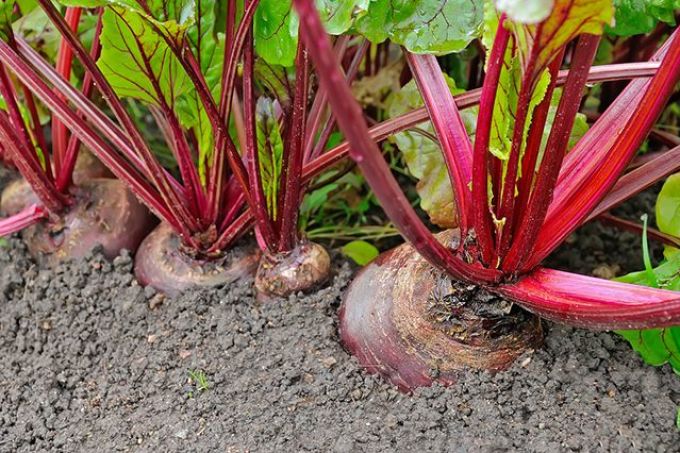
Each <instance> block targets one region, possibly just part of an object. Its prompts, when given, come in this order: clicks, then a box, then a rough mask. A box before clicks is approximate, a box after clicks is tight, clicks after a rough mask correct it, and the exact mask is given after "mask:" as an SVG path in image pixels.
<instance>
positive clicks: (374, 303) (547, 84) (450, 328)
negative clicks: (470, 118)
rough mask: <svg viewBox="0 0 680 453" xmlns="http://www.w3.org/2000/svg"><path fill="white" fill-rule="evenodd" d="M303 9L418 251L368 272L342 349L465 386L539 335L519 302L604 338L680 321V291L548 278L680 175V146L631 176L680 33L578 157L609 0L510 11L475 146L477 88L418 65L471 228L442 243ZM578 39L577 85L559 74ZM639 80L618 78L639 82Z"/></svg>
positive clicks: (415, 380)
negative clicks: (635, 197) (467, 370)
mask: <svg viewBox="0 0 680 453" xmlns="http://www.w3.org/2000/svg"><path fill="white" fill-rule="evenodd" d="M294 3H295V6H296V8H297V10H298V12H299V14H300V23H301V32H302V37H303V40H304V41H305V43H306V46H307V48H308V50H309V52H310V55H311V56H312V60H313V61H314V63H315V65H316V70H317V72H318V75H319V77H320V79H321V83H322V86H326V87H331V86H332V87H333V90H332V91H329V100H330V103H331V107H332V109H333V111H334V114H335V117H336V119H337V121H338V124H339V126H340V129H341V130H342V131H343V133H344V134H345V136H346V137H347V138H348V140H349V142H350V143H351V146H352V150H351V151H350V153H351V155H352V157H353V158H354V159H355V160H356V161H357V163H358V165H359V166H360V167H361V169H362V171H363V172H364V175H365V176H366V179H367V180H368V182H369V183H370V184H371V186H372V187H373V189H374V191H375V193H376V195H377V197H378V198H379V200H380V202H381V203H382V205H383V207H384V209H385V211H386V212H387V214H388V215H389V217H390V218H391V219H392V221H393V222H394V223H395V225H397V226H398V227H399V228H400V230H401V232H402V234H403V235H404V236H405V237H406V238H407V239H408V240H409V242H410V245H404V246H401V247H398V248H397V249H395V250H392V251H390V252H388V253H386V254H384V255H382V256H381V257H380V258H378V259H377V260H376V261H375V262H374V263H373V264H371V265H369V266H368V267H367V268H365V269H364V270H363V271H362V272H361V273H360V274H359V275H358V276H357V278H356V279H355V281H354V282H353V284H352V286H351V287H350V289H349V290H348V292H347V294H346V297H345V300H344V303H343V306H342V308H341V311H340V334H341V337H342V340H343V342H344V344H345V346H346V347H347V348H348V349H349V350H350V351H351V352H352V353H353V354H355V355H356V356H357V358H358V359H359V360H360V362H361V363H362V365H363V366H364V367H366V368H367V369H368V370H369V371H370V372H373V373H379V374H381V375H382V376H384V377H385V378H386V379H388V380H389V381H390V382H392V383H394V384H395V385H397V386H399V387H400V388H402V389H403V390H409V389H413V388H415V387H418V386H422V385H429V384H431V383H432V382H433V381H439V382H441V383H444V384H451V383H453V382H455V379H456V372H457V371H458V370H460V369H461V368H463V367H476V368H484V369H491V370H497V369H502V368H504V367H507V366H508V365H509V364H510V363H511V362H512V360H514V359H515V358H516V357H517V356H518V355H519V354H520V353H521V352H522V351H525V350H527V349H529V348H532V347H534V346H536V345H537V344H538V343H539V342H540V340H541V329H540V322H539V321H538V319H537V318H534V317H532V316H530V315H528V314H526V313H525V312H522V311H520V310H518V309H517V308H516V307H515V306H514V304H512V303H511V301H512V302H516V303H517V304H518V305H520V306H522V307H524V308H526V309H528V310H529V311H531V312H533V313H535V314H538V315H540V316H542V317H545V318H547V319H551V320H554V321H557V322H564V323H568V324H572V325H575V326H579V327H584V328H591V329H605V330H610V329H633V328H646V327H652V326H654V327H663V326H670V325H677V324H680V295H679V294H678V293H676V292H672V291H664V290H659V289H653V288H643V287H638V286H633V285H628V284H623V283H619V282H611V281H605V280H600V279H596V278H591V277H586V276H580V275H575V274H571V273H567V272H559V271H554V270H549V269H545V268H541V267H540V263H541V261H542V260H543V259H544V258H545V257H546V256H548V254H550V253H551V252H552V251H553V250H554V249H555V248H556V247H558V246H559V245H560V244H561V243H562V241H563V240H564V239H565V238H566V237H567V236H568V235H569V234H570V233H571V232H573V231H574V230H575V229H576V228H578V227H579V226H580V225H582V224H583V223H584V222H585V221H587V220H588V219H589V218H592V217H594V216H596V215H598V214H599V213H602V212H604V211H606V210H608V209H609V208H611V207H612V206H614V205H616V204H617V203H619V202H621V201H623V200H625V199H626V198H627V197H629V196H630V195H632V194H634V193H636V192H638V191H640V190H642V189H643V188H645V187H648V186H649V185H650V184H652V183H653V182H655V181H657V180H659V179H660V178H663V177H664V176H666V175H668V174H669V173H670V172H672V171H674V170H675V169H676V168H677V167H678V166H679V165H680V161H678V155H680V148H674V149H672V150H671V151H669V152H667V153H665V154H664V155H663V156H661V158H657V159H654V160H652V161H650V162H648V163H646V164H645V165H643V166H642V167H639V168H638V169H636V170H634V171H632V172H629V173H626V174H624V172H625V170H626V167H627V165H628V163H629V162H630V161H631V159H632V158H633V156H634V154H635V151H636V150H637V148H638V147H639V145H640V144H641V143H642V141H643V140H644V138H645V136H646V135H647V133H648V132H649V130H650V129H651V127H652V126H653V124H654V122H655V120H656V118H657V117H658V115H659V114H660V113H661V111H662V110H663V108H664V106H665V104H666V102H667V100H668V98H669V96H670V95H671V93H672V91H673V88H674V86H675V85H676V84H677V82H678V80H680V32H678V31H676V32H674V33H673V35H672V36H671V37H670V38H669V40H668V41H667V42H666V44H665V45H664V46H663V47H662V48H661V49H660V50H659V51H658V52H657V54H656V55H655V56H654V57H653V60H654V61H653V62H652V64H655V63H654V62H658V64H657V68H656V69H655V70H654V71H653V76H652V77H649V75H648V76H647V77H641V78H638V79H637V80H634V81H632V82H631V83H630V84H629V85H628V87H627V88H626V89H625V90H624V91H623V92H622V93H621V95H620V96H619V97H618V98H617V99H616V101H614V102H613V103H612V104H611V106H610V107H609V108H608V109H607V111H606V112H605V113H604V114H603V115H602V116H601V117H600V118H599V120H598V121H597V122H596V123H595V124H594V125H593V127H592V128H591V129H590V130H589V131H588V132H587V133H586V134H585V135H584V136H583V138H582V139H581V140H580V141H579V142H578V143H577V144H576V146H575V147H574V148H573V149H572V150H571V151H570V152H569V153H566V147H567V144H568V141H569V140H568V138H569V134H570V133H571V130H572V126H573V122H574V119H575V117H576V114H577V112H578V110H579V106H580V102H581V97H582V93H583V89H584V86H585V84H586V82H587V81H588V80H589V73H590V74H591V75H593V74H594V73H596V72H597V71H590V68H591V64H592V61H593V58H594V55H595V51H596V49H597V46H598V42H599V39H598V36H597V35H599V34H601V32H602V27H603V26H604V24H606V23H608V22H609V21H610V19H611V15H612V12H613V6H612V2H611V1H594V2H593V1H578V0H577V1H560V0H558V1H555V2H554V3H553V4H552V5H550V8H549V10H548V11H547V13H548V14H547V16H544V17H542V18H538V20H536V21H535V23H534V24H523V23H520V22H517V21H512V20H510V19H508V18H507V17H506V16H505V15H503V14H499V15H498V27H497V31H496V35H495V38H494V43H493V48H492V50H491V53H490V56H489V59H488V63H487V74H486V78H485V81H484V85H483V88H482V92H481V101H480V111H479V116H478V123H477V130H476V135H475V137H476V139H475V143H474V145H473V144H472V143H470V141H469V138H468V135H467V133H466V131H465V128H464V127H463V124H462V121H461V119H460V115H459V110H458V108H459V107H462V106H465V105H469V99H468V97H470V96H471V93H468V95H467V96H464V97H463V96H461V97H460V98H458V99H457V100H456V99H454V98H453V97H452V96H451V95H450V92H449V89H448V87H447V85H446V82H445V81H444V79H443V76H442V74H441V71H440V70H439V68H438V66H437V64H436V60H434V58H432V57H429V56H415V55H410V56H408V60H409V63H410V65H411V69H412V73H413V75H414V78H415V79H416V82H417V83H418V86H419V89H420V91H421V94H422V95H423V99H424V101H425V105H426V108H427V111H428V113H429V119H430V120H431V121H432V124H433V125H434V128H435V130H436V132H437V136H438V139H439V142H440V144H441V147H442V152H443V156H444V159H445V161H446V165H447V167H448V171H449V176H450V180H451V186H452V187H453V191H454V194H455V197H454V198H455V203H456V207H457V209H456V212H457V217H458V218H457V221H458V225H459V227H458V229H456V230H449V231H445V232H443V233H441V234H439V235H438V236H437V237H435V236H433V235H432V234H431V233H430V232H429V231H428V230H427V228H426V227H425V226H424V225H423V223H422V222H421V221H420V220H419V218H418V217H417V215H416V213H415V212H414V211H413V209H412V208H411V207H410V205H409V204H408V202H407V200H406V198H405V197H404V195H403V193H402V192H401V190H400V188H399V186H398V184H397V183H396V181H395V180H394V178H393V177H392V175H391V174H390V171H389V168H388V167H387V165H386V163H385V162H384V160H383V158H382V156H381V154H380V151H379V149H378V147H377V145H376V143H375V142H374V140H373V138H372V136H373V137H375V134H371V133H370V132H369V131H368V129H367V128H366V125H365V123H364V122H363V120H362V119H361V111H360V108H359V107H358V105H357V104H356V102H353V100H352V99H351V94H350V91H349V89H348V87H347V86H346V84H345V85H343V82H342V78H341V73H340V71H339V70H338V68H337V64H336V63H335V61H333V59H332V58H330V57H329V56H328V52H329V48H330V44H329V41H328V38H327V37H326V34H325V33H324V29H323V26H322V24H321V22H320V20H319V17H318V15H317V13H316V12H315V9H314V5H313V2H312V1H311V0H295V2H294ZM506 3H507V2H506ZM510 3H512V2H510ZM546 3H547V2H546ZM574 40H576V42H575V46H573V52H572V53H571V58H570V70H569V71H568V73H567V75H566V78H565V79H563V78H562V76H561V75H560V74H559V69H560V67H561V66H562V64H563V63H564V62H565V54H567V47H568V46H569V44H570V43H571V42H572V41H574ZM594 69H596V68H594ZM638 69H641V68H640V67H637V69H635V68H631V70H630V72H629V73H628V74H626V72H627V71H624V73H621V74H619V75H620V76H621V78H626V75H628V76H629V78H634V77H640V76H641V75H643V74H640V73H636V71H637V70H638ZM591 80H592V79H591ZM562 82H563V83H564V88H563V93H562V96H561V100H560V103H559V106H558V107H557V114H556V115H555V121H554V122H553V124H552V128H551V130H550V134H549V138H548V140H547V143H546V144H545V146H541V142H542V139H541V138H542V135H543V132H544V131H543V129H544V127H545V124H546V118H547V111H548V107H549V104H550V101H551V98H552V91H553V90H554V87H555V85H556V84H557V83H562ZM414 116H415V112H414ZM420 118H421V119H424V118H423V117H422V116H421V117H420ZM402 123H403V119H402ZM416 251H417V252H419V254H420V256H419V255H418V254H416V253H415V252H416ZM421 257H422V258H421ZM425 260H427V261H425Z"/></svg>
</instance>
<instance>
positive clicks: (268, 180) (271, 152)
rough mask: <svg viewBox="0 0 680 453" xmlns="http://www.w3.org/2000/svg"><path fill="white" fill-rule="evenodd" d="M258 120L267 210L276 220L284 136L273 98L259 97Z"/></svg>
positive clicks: (258, 148) (262, 178)
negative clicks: (282, 135)
mask: <svg viewBox="0 0 680 453" xmlns="http://www.w3.org/2000/svg"><path fill="white" fill-rule="evenodd" d="M256 120H257V150H258V156H259V161H260V178H261V180H262V188H263V189H264V194H265V197H266V199H267V212H268V213H269V215H270V216H271V218H272V219H273V220H276V218H277V216H278V212H277V210H278V194H279V185H280V179H281V168H282V165H283V138H282V137H281V130H280V128H279V122H278V121H277V119H276V114H275V112H274V102H273V101H272V100H271V99H268V98H260V99H258V101H257V111H256Z"/></svg>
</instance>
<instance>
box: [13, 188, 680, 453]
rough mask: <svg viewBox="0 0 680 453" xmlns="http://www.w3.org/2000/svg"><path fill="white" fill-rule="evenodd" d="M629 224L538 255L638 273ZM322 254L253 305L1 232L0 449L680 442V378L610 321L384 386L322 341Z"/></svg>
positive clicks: (331, 324)
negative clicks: (442, 381) (148, 285)
mask: <svg viewBox="0 0 680 453" xmlns="http://www.w3.org/2000/svg"><path fill="white" fill-rule="evenodd" d="M651 199H652V200H653V198H651ZM643 201H644V200H643ZM645 206H646V208H648V207H649V203H643V204H642V210H649V209H646V208H645ZM630 215H636V214H635V213H634V212H633V213H632V214H630ZM592 229H595V232H597V233H598V234H601V236H598V237H594V236H592V233H593V231H592ZM627 234H628V233H625V234H623V235H621V234H619V233H618V232H614V230H610V229H607V228H604V227H601V226H599V225H596V224H593V225H591V226H588V227H586V228H585V230H582V231H581V232H580V233H577V234H576V235H575V236H574V237H573V238H572V240H571V241H570V243H571V245H568V246H566V247H565V248H564V249H563V250H561V251H560V252H558V253H557V254H556V255H555V256H554V257H553V258H552V259H551V260H552V264H553V265H557V266H559V267H563V268H571V269H583V270H585V271H586V272H592V271H593V270H595V269H598V268H601V267H602V266H605V265H606V266H609V270H610V271H611V270H612V269H614V267H615V266H619V268H620V272H623V271H627V270H635V269H638V268H639V267H640V263H641V258H640V259H638V258H639V256H638V254H639V238H637V237H635V236H633V235H631V238H629V239H626V235H627ZM610 236H611V237H610ZM614 237H617V238H618V239H619V240H618V242H616V243H614V242H611V241H610V240H611V239H612V238H614ZM600 242H601V243H600ZM584 244H586V245H584ZM614 244H615V245H614ZM621 244H623V245H621ZM612 247H614V248H612ZM619 247H621V248H619ZM590 250H592V251H593V252H592V253H590ZM609 251H612V252H611V253H610V252H609ZM596 252H598V253H596ZM579 257H583V258H579ZM334 263H335V275H334V277H333V280H332V283H331V284H330V286H328V287H327V288H325V289H323V290H320V291H318V292H317V293H315V294H313V295H310V296H305V297H303V296H301V295H294V296H291V297H289V298H288V299H286V300H281V301H279V302H273V303H257V302H256V300H255V297H254V294H253V286H252V282H241V283H238V284H234V285H231V286H229V287H225V288H219V289H216V290H201V291H190V292H186V293H184V294H183V295H181V296H179V297H177V298H174V299H164V298H163V297H162V296H160V295H158V294H156V293H155V292H154V291H153V290H151V289H145V288H142V287H140V286H139V285H138V284H137V282H136V281H135V280H134V278H133V274H132V260H131V258H130V256H129V255H126V254H123V255H122V256H120V257H118V258H116V259H115V260H114V261H113V263H110V262H107V261H106V260H105V259H104V258H103V257H102V255H101V254H100V253H96V252H95V253H93V254H92V255H91V256H89V257H87V258H86V259H85V260H83V261H80V262H74V263H66V264H63V265H61V266H59V267H57V268H56V269H54V270H47V269H44V268H40V267H38V266H36V265H35V264H34V263H33V262H32V261H31V260H30V259H29V258H28V254H27V253H26V250H25V247H24V246H23V244H22V243H21V242H20V241H19V240H17V239H10V240H9V241H8V242H7V244H6V245H5V246H4V247H2V248H0V306H1V307H2V308H1V309H0V358H1V360H2V362H3V365H4V366H2V367H0V389H1V390H2V391H0V451H2V452H38V451H106V452H109V451H111V452H113V451H136V452H137V451H141V452H146V451H153V452H157V451H162V452H166V451H170V452H171V451H192V452H208V451H221V452H246V451H251V452H281V451H291V452H292V451H295V452H297V451H315V452H316V451H318V452H362V451H366V452H395V451H398V452H401V451H413V452H427V451H462V452H465V451H474V452H478V451H482V452H485V451H489V452H492V451H493V452H497V451H518V450H519V451H536V452H560V451H589V452H593V451H626V452H627V451H658V452H663V451H674V452H678V451H680V433H679V432H678V429H677V428H676V427H675V417H676V411H677V408H678V406H679V405H680V377H678V376H676V375H674V374H673V373H672V372H671V370H670V369H669V368H668V367H664V368H653V367H649V366H645V365H644V364H643V362H642V361H641V360H640V358H639V357H638V356H637V355H636V354H635V353H633V352H632V351H631V349H630V347H629V346H628V345H627V344H626V343H625V342H624V341H622V340H621V339H619V338H618V337H617V336H616V335H615V334H612V333H591V332H585V331H579V330H574V329H571V328H566V327H561V326H558V325H554V324H547V325H546V327H547V338H546V342H545V347H544V348H542V349H540V350H537V351H535V352H533V353H531V354H528V355H526V356H524V357H522V358H521V359H520V360H519V361H518V362H517V363H516V365H514V366H513V367H512V368H511V369H510V370H509V371H507V372H502V373H498V374H496V375H491V374H488V373H479V372H467V373H465V375H464V376H463V377H462V379H461V382H460V384H459V385H456V386H453V387H450V388H442V387H433V388H427V389H421V390H418V391H417V392H416V393H415V394H414V395H412V396H410V395H405V394H401V393H399V392H398V391H396V390H395V389H394V388H392V387H390V386H388V385H386V384H383V383H381V382H380V381H378V380H377V379H376V378H374V377H371V376H368V375H366V374H365V373H363V372H362V370H361V369H359V367H358V366H357V365H356V363H355V362H354V360H353V359H352V358H351V357H350V356H349V355H348V354H347V353H346V352H345V351H344V350H343V349H342V347H341V346H340V344H339V343H338V337H337V332H336V310H337V308H338V304H339V302H340V298H341V295H342V292H343V290H344V289H345V287H346V286H347V284H348V282H349V281H350V279H351V276H352V274H353V272H354V271H355V269H354V268H353V267H352V266H351V265H350V264H348V263H347V262H345V261H344V260H343V259H342V258H340V257H339V256H337V255H335V256H334ZM192 376H193V377H192ZM201 377H204V378H205V379H204V380H203V379H201Z"/></svg>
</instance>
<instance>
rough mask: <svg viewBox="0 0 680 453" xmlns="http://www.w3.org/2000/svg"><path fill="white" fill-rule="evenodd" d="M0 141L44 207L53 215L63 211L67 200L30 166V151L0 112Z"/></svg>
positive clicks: (38, 171)
mask: <svg viewBox="0 0 680 453" xmlns="http://www.w3.org/2000/svg"><path fill="white" fill-rule="evenodd" d="M0 140H1V141H2V142H3V144H4V147H5V150H6V152H8V154H9V156H10V157H11V159H12V162H14V164H15V165H16V166H17V168H18V169H19V172H21V175H22V176H23V177H24V179H26V182H27V183H28V184H29V185H30V186H31V188H32V189H33V191H34V192H35V195H36V196H37V197H38V199H39V200H40V201H41V202H42V203H43V204H44V205H45V207H46V208H47V209H48V210H49V211H50V212H53V213H58V212H60V211H61V210H62V209H64V208H65V207H66V206H67V205H68V199H67V198H66V197H65V196H63V195H62V194H60V193H59V192H58V191H57V189H56V187H55V186H54V183H53V182H52V181H51V180H50V179H49V178H47V174H46V173H45V172H43V171H42V170H40V169H39V170H36V169H35V168H34V167H33V166H32V165H31V157H32V150H31V149H28V148H27V147H26V145H25V143H24V142H23V141H22V140H21V139H20V138H19V137H18V135H17V130H16V129H15V128H14V125H13V124H12V123H11V122H10V120H9V117H8V115H7V114H5V113H4V112H0Z"/></svg>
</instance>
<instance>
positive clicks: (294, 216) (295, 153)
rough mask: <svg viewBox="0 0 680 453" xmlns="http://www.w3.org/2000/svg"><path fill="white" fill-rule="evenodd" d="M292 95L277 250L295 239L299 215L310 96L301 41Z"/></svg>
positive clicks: (289, 247)
mask: <svg viewBox="0 0 680 453" xmlns="http://www.w3.org/2000/svg"><path fill="white" fill-rule="evenodd" d="M295 68H296V71H295V96H294V98H293V111H292V117H291V121H290V123H289V125H288V131H287V135H288V136H287V137H286V142H285V150H284V156H283V171H282V174H281V182H282V192H283V193H282V198H283V203H282V205H283V206H282V209H281V210H280V211H279V212H280V213H281V227H280V230H279V243H278V251H279V252H287V251H290V250H292V249H293V248H295V246H296V245H297V243H298V239H299V238H298V215H299V210H300V203H301V202H302V195H303V194H302V192H303V190H302V187H303V186H302V164H303V159H304V157H305V154H304V151H305V149H304V144H305V135H306V128H305V126H306V123H307V97H308V96H309V58H308V56H307V51H306V50H305V49H304V46H303V45H302V42H301V41H300V42H299V43H298V51H297V57H296V59H295Z"/></svg>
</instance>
